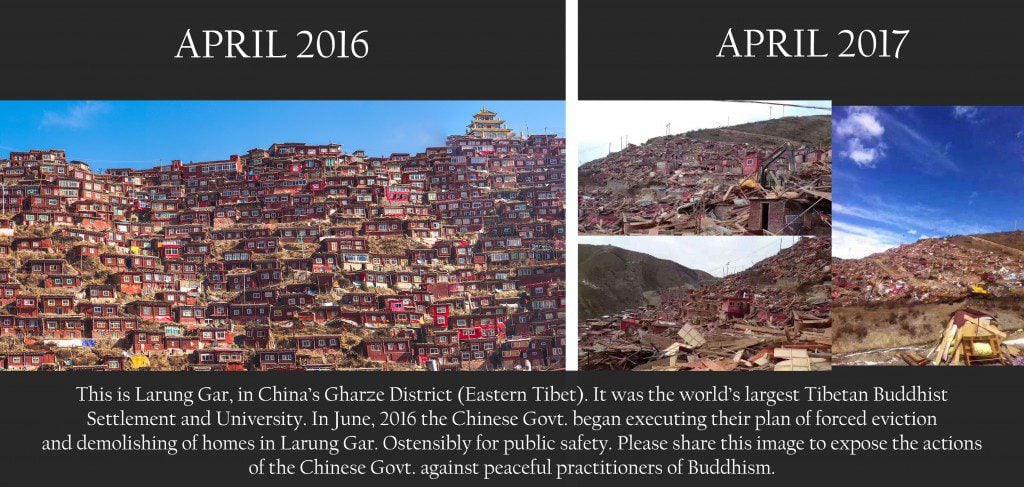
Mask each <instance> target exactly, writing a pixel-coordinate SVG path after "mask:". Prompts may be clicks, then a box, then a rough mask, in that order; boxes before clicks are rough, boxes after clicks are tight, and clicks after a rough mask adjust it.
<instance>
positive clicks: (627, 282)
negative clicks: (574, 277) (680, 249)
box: [579, 244, 718, 319]
mask: <svg viewBox="0 0 1024 487" xmlns="http://www.w3.org/2000/svg"><path fill="white" fill-rule="evenodd" d="M579 264H580V266H579V279H580V285H579V290H580V296H579V298H580V306H579V310H580V318H581V319H586V318H591V317H595V316H601V315H605V314H610V313H615V312H618V311H621V310H623V309H628V308H633V307H637V306H642V305H644V304H648V303H649V302H651V303H652V304H657V303H656V302H655V301H657V300H658V297H657V296H658V294H659V293H658V292H659V291H661V290H665V289H669V288H688V289H692V288H696V287H699V286H702V285H705V284H709V283H713V282H716V281H717V280H718V279H717V278H715V277H714V276H712V275H711V274H708V273H707V272H704V271H699V270H694V269H690V268H688V267H685V266H682V265H680V264H678V263H676V262H672V261H670V260H665V259H659V258H657V257H652V256H650V255H647V254H644V253H641V252H634V251H631V250H626V249H622V248H619V247H615V246H612V245H587V244H580V246H579Z"/></svg>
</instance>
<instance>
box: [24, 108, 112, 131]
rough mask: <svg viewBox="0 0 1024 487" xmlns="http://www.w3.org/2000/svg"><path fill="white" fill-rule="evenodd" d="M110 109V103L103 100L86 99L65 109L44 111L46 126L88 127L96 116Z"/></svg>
mask: <svg viewBox="0 0 1024 487" xmlns="http://www.w3.org/2000/svg"><path fill="white" fill-rule="evenodd" d="M108 111H110V105H108V104H107V103H104V102H101V101H84V102H78V103H73V104H71V105H69V106H68V108H67V109H66V110H64V111H60V112H54V111H46V112H43V120H42V121H41V122H40V124H41V125H43V126H44V127H63V128H71V129H82V128H87V127H89V126H90V125H92V124H93V122H94V121H95V120H96V118H97V117H98V116H100V115H102V114H104V113H107V112H108Z"/></svg>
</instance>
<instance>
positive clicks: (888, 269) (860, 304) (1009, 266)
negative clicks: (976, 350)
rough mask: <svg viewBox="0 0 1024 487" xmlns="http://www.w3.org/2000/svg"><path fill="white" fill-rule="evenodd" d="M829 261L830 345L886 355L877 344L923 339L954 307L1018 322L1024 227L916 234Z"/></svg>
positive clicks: (1006, 324)
mask: <svg viewBox="0 0 1024 487" xmlns="http://www.w3.org/2000/svg"><path fill="white" fill-rule="evenodd" d="M833 269H834V273H835V286H834V287H833V290H832V296H833V306H834V308H835V337H834V340H835V344H834V350H835V351H836V352H837V353H851V354H852V353H859V354H862V355H863V353H864V352H872V353H874V354H875V356H873V357H872V360H876V361H885V360H887V359H891V358H892V357H893V356H894V354H893V353H882V351H884V350H892V349H896V348H899V347H911V346H918V345H924V344H931V343H932V342H934V341H935V340H936V339H937V338H938V337H939V336H940V335H941V334H942V332H943V329H944V327H945V325H946V322H947V321H948V320H949V317H950V316H951V315H952V314H954V313H955V312H957V311H958V310H961V309H974V310H978V311H980V312H983V313H986V314H988V315H991V316H992V317H994V318H995V319H996V323H997V326H998V327H999V328H1000V329H1002V330H1005V331H1012V330H1019V329H1021V328H1024V300H1022V299H1021V298H1022V297H1024V232H1020V231H1016V232H1001V233H991V234H983V235H957V236H951V237H944V238H928V239H921V240H918V241H917V242H914V243H911V244H904V245H900V246H899V247H896V248H892V249H889V250H886V251H885V252H880V253H877V254H873V255H869V256H867V257H864V258H861V259H835V262H834V266H833ZM857 360H860V359H857ZM894 360H895V359H894Z"/></svg>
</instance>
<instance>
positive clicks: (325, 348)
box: [0, 110, 565, 370]
mask: <svg viewBox="0 0 1024 487" xmlns="http://www.w3.org/2000/svg"><path fill="white" fill-rule="evenodd" d="M564 149H565V140H564V139H563V138H559V137H556V136H554V135H530V136H526V137H524V136H521V135H519V136H516V135H515V134H514V133H513V132H512V131H511V130H509V129H507V128H505V125H504V122H502V121H501V120H500V119H498V117H497V115H496V114H494V113H492V112H489V111H487V110H481V111H480V112H479V113H477V114H476V116H475V117H474V119H473V121H472V123H471V124H470V125H469V128H468V130H467V131H466V134H465V135H453V136H450V137H448V138H447V140H446V144H445V145H444V146H438V147H429V148H426V149H425V150H424V151H423V152H421V153H418V154H392V155H390V156H388V157H370V156H367V155H366V154H365V153H364V152H363V151H354V152H352V153H347V152H345V151H344V150H342V147H341V146H340V145H338V144H327V145H307V144H302V143H277V144H273V145H271V146H270V147H269V148H268V149H252V150H250V151H248V152H247V153H246V154H244V155H233V156H230V157H229V158H228V159H226V160H222V161H208V162H194V163H182V162H181V161H173V162H172V163H171V164H169V165H161V166H156V167H152V168H149V169H108V170H106V171H105V172H104V173H103V174H97V173H93V172H92V171H91V170H90V168H89V167H88V165H86V164H85V163H82V162H76V161H70V160H68V159H67V158H66V156H65V154H64V151H62V150H32V151H29V152H13V153H11V154H10V159H9V160H7V161H0V168H2V184H0V193H2V202H0V205H2V208H0V211H2V213H3V215H4V217H3V219H0V234H3V235H5V240H4V241H3V244H2V245H0V266H2V267H0V306H2V310H0V345H2V348H0V369H8V370H12V369H37V368H44V369H48V368H55V369H87V370H124V369H132V368H146V367H153V364H154V363H156V362H160V363H170V364H174V365H172V366H170V367H167V368H171V369H189V370H243V369H250V370H269V369H322V368H345V367H353V366H360V367H366V366H370V367H382V368H427V369H431V370H437V369H491V368H504V369H512V368H528V369H538V368H558V367H561V366H563V365H564V350H565V316H564V311H565V293H564V289H565V288H564V280H565V238H564V237H565V218H564V202H565V155H564ZM353 337H355V339H354V340H353ZM83 348H88V349H90V350H93V351H96V350H98V349H100V348H102V352H96V353H95V354H94V355H92V357H94V358H95V360H86V361H85V362H86V363H81V362H82V359H81V356H82V354H80V353H78V354H76V353H68V349H71V350H72V351H75V350H78V351H81V350H82V349H83ZM69 356H70V357H72V358H70V359H69V358H67V357H69ZM86 356H88V355H86ZM74 357H78V358H77V359H75V358H74ZM168 359H173V360H168ZM353 364H356V365H353Z"/></svg>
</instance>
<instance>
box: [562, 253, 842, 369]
mask: <svg viewBox="0 0 1024 487" xmlns="http://www.w3.org/2000/svg"><path fill="white" fill-rule="evenodd" d="M831 248H832V247H831V240H830V239H828V238H813V237H805V238H802V239H800V240H799V241H797V242H796V243H795V244H794V245H793V246H791V247H789V248H786V249H783V250H782V251H780V252H779V253H778V254H776V255H774V256H772V257H769V258H767V259H764V260H762V261H760V262H758V263H757V264H755V265H753V266H752V267H750V268H748V269H747V270H745V271H743V272H739V273H736V274H733V275H730V276H727V277H725V278H723V279H721V280H718V281H715V282H712V283H709V284H707V285H704V286H701V287H699V288H695V289H685V288H674V289H670V290H666V291H664V292H662V295H661V304H660V306H653V305H648V306H643V307H637V308H633V309H629V310H626V311H624V312H623V313H621V314H619V315H616V316H613V317H609V318H592V319H588V320H585V321H584V322H583V323H581V326H580V333H579V336H580V359H579V364H580V368H581V369H583V370H609V369H610V370H622V369H632V370H822V369H826V368H828V367H829V364H830V356H831V340H832V339H831V336H832V333H831V329H830V327H831V312H830V310H831V307H830V303H829V292H830V288H831V280H832V270H831V263H830V259H831Z"/></svg>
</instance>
